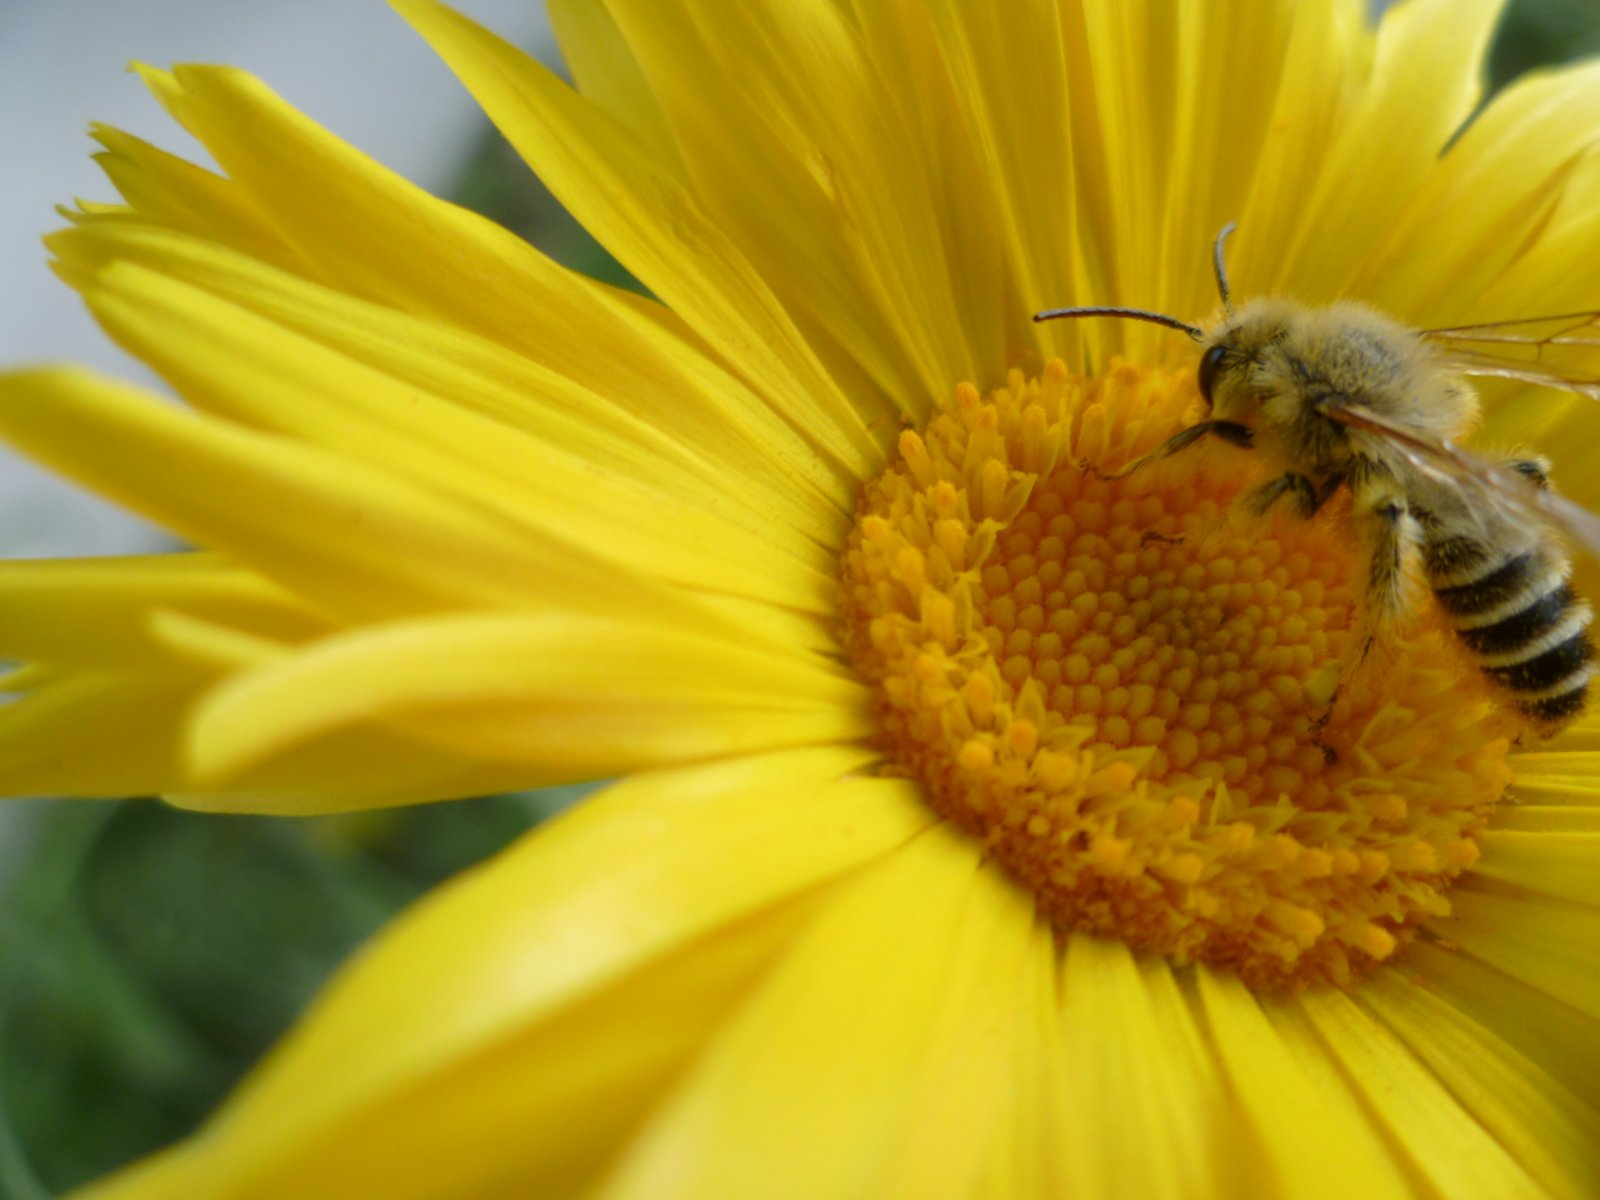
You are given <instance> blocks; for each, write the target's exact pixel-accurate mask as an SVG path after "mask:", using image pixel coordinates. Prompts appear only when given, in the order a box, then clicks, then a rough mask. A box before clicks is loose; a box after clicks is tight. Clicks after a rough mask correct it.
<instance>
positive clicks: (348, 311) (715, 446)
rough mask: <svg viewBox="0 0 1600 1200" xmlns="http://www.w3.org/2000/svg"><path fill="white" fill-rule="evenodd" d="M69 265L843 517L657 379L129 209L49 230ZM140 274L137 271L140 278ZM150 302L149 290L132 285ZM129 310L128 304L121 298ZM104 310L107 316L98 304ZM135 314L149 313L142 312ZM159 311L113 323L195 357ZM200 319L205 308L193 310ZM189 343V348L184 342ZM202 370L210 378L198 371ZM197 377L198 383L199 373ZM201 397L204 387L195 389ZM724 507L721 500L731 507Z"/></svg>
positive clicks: (641, 462) (523, 419) (709, 481)
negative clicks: (203, 302)
mask: <svg viewBox="0 0 1600 1200" xmlns="http://www.w3.org/2000/svg"><path fill="white" fill-rule="evenodd" d="M46 243H47V244H48V245H49V246H50V248H51V249H52V250H53V251H54V252H55V253H56V254H57V255H58V256H59V262H58V264H57V266H58V269H59V270H60V271H61V273H62V274H63V275H64V276H65V277H66V278H67V279H68V280H69V281H70V282H72V283H73V285H74V286H75V287H77V288H78V289H79V290H80V291H82V292H84V294H85V296H86V297H87V298H89V299H90V300H91V302H92V301H93V300H94V298H95V297H96V296H99V295H101V294H102V293H104V292H105V291H106V290H107V284H108V278H107V277H108V276H109V277H110V279H109V286H110V290H112V292H113V296H115V295H116V287H115V285H116V284H117V283H118V282H119V281H123V282H125V281H126V276H125V274H124V273H123V272H122V271H121V269H120V267H119V264H137V265H138V266H140V267H144V268H148V270H149V271H154V272H157V273H159V274H161V275H163V276H170V277H171V278H173V279H175V280H182V281H183V282H185V283H188V284H191V285H193V286H194V287H196V288H199V289H202V290H203V291H204V293H206V295H207V298H208V299H209V298H213V297H214V298H216V299H219V300H222V301H225V302H227V305H228V306H229V307H230V308H231V306H241V307H243V308H246V309H249V310H250V311H251V312H254V313H257V314H259V315H260V316H262V317H264V318H266V319H267V320H269V321H271V322H273V323H274V324H276V325H279V326H284V327H286V328H288V329H291V330H293V331H294V332H295V333H297V334H299V335H301V336H302V337H306V338H310V339H313V340H316V341H318V342H321V343H324V344H326V345H328V346H330V347H332V348H334V349H337V350H338V351H339V352H340V353H341V354H343V355H345V356H347V357H350V358H353V359H356V360H357V361H359V362H361V363H363V364H365V365H366V366H368V367H372V368H375V369H377V370H380V371H382V372H383V373H384V374H386V375H389V376H392V377H393V378H395V379H398V380H402V381H404V382H406V383H408V384H412V385H415V386H418V387H420V388H422V389H424V390H426V391H428V392H431V393H433V394H434V395H437V396H441V397H445V398H447V399H448V400H449V402H450V403H452V404H454V405H458V406H460V407H462V408H465V409H469V410H471V411H472V412H473V413H475V414H479V415H481V416H482V417H484V418H486V419H488V420H490V421H492V422H493V423H494V424H495V426H496V427H497V428H500V429H502V430H504V429H507V428H509V429H510V430H515V431H519V432H524V433H530V434H534V435H536V436H537V437H538V439H539V440H540V441H541V442H542V443H545V444H548V445H549V446H551V447H552V448H553V449H560V450H563V451H566V452H568V453H571V454H573V455H576V456H578V457H580V458H582V459H584V460H585V461H589V462H592V463H594V464H596V466H597V467H601V468H611V469H623V470H626V471H628V472H629V473H631V474H633V475H634V476H636V477H637V478H640V479H643V480H651V481H655V482H659V483H660V484H661V486H663V487H670V488H672V489H674V490H676V491H680V492H685V493H687V494H688V495H689V496H697V497H705V498H706V502H707V503H710V502H711V501H712V499H713V498H714V497H722V496H725V495H726V489H727V479H728V477H729V475H730V474H734V475H737V476H738V478H740V479H741V480H742V481H743V482H742V486H741V490H742V494H743V495H744V496H745V497H747V505H741V506H740V514H743V513H744V512H745V511H746V509H747V508H748V512H749V520H750V521H751V522H752V523H755V522H763V523H765V524H766V525H768V526H771V525H774V524H777V525H779V527H780V528H781V529H786V528H790V527H792V528H793V529H794V530H796V531H797V532H799V533H802V534H806V533H809V534H810V535H811V536H812V537H825V536H826V535H827V533H828V532H829V531H830V529H831V528H833V526H830V525H829V523H828V522H829V519H830V518H832V519H833V520H834V521H835V523H837V522H838V521H839V520H842V515H840V514H837V513H835V512H834V511H833V510H832V509H831V508H829V507H827V506H819V505H818V504H817V503H816V502H815V498H814V497H810V496H808V495H807V494H806V493H805V492H804V491H803V490H802V489H799V488H796V487H794V486H793V482H792V481H791V480H790V479H788V478H785V477H783V476H781V475H777V474H775V473H772V472H770V471H768V470H766V469H765V468H766V466H767V463H768V459H769V457H770V450H763V451H761V452H760V453H756V452H755V451H754V450H753V448H752V447H751V446H750V444H749V443H748V442H747V441H745V440H743V439H741V438H739V437H738V436H736V434H735V431H734V430H733V428H732V427H731V424H730V422H729V421H728V419H727V417H726V415H725V413H723V412H722V411H721V410H720V407H719V406H718V405H717V404H716V403H714V402H710V401H708V399H707V398H706V397H703V396H701V395H698V394H696V393H694V392H692V391H690V392H684V391H680V390H675V389H674V390H671V391H670V392H668V391H666V390H663V389H657V390H654V391H646V390H643V389H635V390H634V391H633V392H630V393H624V394H622V395H618V396H602V395H599V394H597V393H595V392H593V391H591V390H589V389H588V388H586V387H584V386H582V385H581V384H579V383H577V382H575V381H573V380H571V379H568V378H564V377H563V376H561V375H559V374H557V373H556V372H555V371H553V370H551V369H550V368H549V367H548V366H546V365H544V364H542V363H541V362H538V361H535V360H533V359H530V358H528V357H525V356H524V355H522V354H519V353H516V352H515V351H513V350H511V349H508V348H507V347H505V346H503V345H500V344H499V343H497V342H494V341H491V340H489V339H488V338H485V337H482V336H479V335H478V334H476V333H472V332H468V331H466V330H460V329H456V328H454V327H452V326H450V325H447V324H442V323H441V322H439V321H438V320H435V319H429V318H425V317H422V316H418V315H414V314H411V313H406V312H402V311H398V310H396V309H393V308H389V307H387V306H385V305H383V304H379V303H377V302H375V301H371V300H366V299H361V298H358V297H355V296H351V295H349V294H348V293H345V292H342V291H338V290H336V289H333V288H329V287H326V286H323V285H321V284H320V283H317V282H314V281H312V280H310V279H303V278H301V277H299V276H297V275H295V274H294V273H293V272H287V271H284V270H282V269H279V268H275V267H272V266H269V265H267V264H266V263H263V262H261V261H259V260H258V259H256V258H255V257H252V256H251V255H250V254H249V253H248V251H246V252H243V253H241V252H238V251H234V250H231V249H228V248H225V247H222V246H218V245H216V244H215V243H213V242H210V241H206V240H202V239H200V238H197V237H195V236H193V235H192V234H190V233H188V232H179V231H175V230H170V229H165V228H161V227H159V226H155V225H151V224H149V223H145V222H141V221H134V220H130V219H128V218H127V217H125V216H119V217H116V218H115V219H110V218H104V219H103V218H86V219H83V220H81V221H80V222H79V223H78V224H76V225H75V226H73V227H72V228H70V229H67V230H63V231H61V232H58V233H56V234H53V235H52V236H51V237H49V238H47V239H46ZM134 278H135V279H137V278H138V276H137V274H135V276H134ZM124 299H125V300H136V301H137V300H142V296H137V297H136V296H131V295H129V296H125V297H124ZM124 307H126V304H125V305H124ZM100 315H101V317H102V320H106V319H107V314H106V313H105V312H104V311H103V310H102V312H101V314H100ZM135 315H140V316H142V314H141V313H139V312H138V310H135ZM154 315H155V314H151V315H150V316H143V319H142V321H139V322H135V323H134V324H133V325H131V326H127V327H119V326H118V325H116V324H114V323H113V324H112V326H111V328H112V332H113V333H114V334H116V335H117V336H119V337H122V338H124V339H127V340H128V341H130V342H131V343H132V344H133V346H134V348H135V349H137V350H138V351H139V352H140V353H143V354H146V355H147V356H149V357H150V358H151V360H152V361H154V362H156V363H159V364H161V366H162V369H163V370H164V371H166V372H168V373H169V374H170V375H173V376H183V375H185V374H186V373H187V374H189V375H191V376H192V375H196V374H198V372H196V371H193V370H189V371H187V372H186V371H185V369H184V368H185V367H186V360H185V359H184V357H183V355H181V354H175V353H174V352H173V351H172V350H171V348H170V347H169V346H168V345H167V344H166V343H164V342H162V341H161V340H160V338H159V337H156V336H143V337H140V336H138V335H139V332H140V330H143V329H148V327H149V326H150V325H151V324H152V323H154V321H153V318H154ZM190 319H191V320H193V319H196V317H191V318H190ZM185 349H186V350H189V349H193V346H192V345H188V344H186V345H185ZM201 378H202V379H203V376H202V377H201ZM190 382H197V381H195V380H192V379H191V380H190ZM200 390H201V396H200V399H202V400H204V399H205V396H206V393H207V391H209V390H213V389H204V388H202V389H200ZM724 507H726V506H724Z"/></svg>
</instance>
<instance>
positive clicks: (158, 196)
mask: <svg viewBox="0 0 1600 1200" xmlns="http://www.w3.org/2000/svg"><path fill="white" fill-rule="evenodd" d="M90 128H91V130H92V132H93V134H94V139H95V141H97V142H99V143H100V144H101V145H102V146H104V147H105V150H104V152H103V153H100V154H97V155H95V161H96V162H97V163H99V164H100V169H101V170H103V171H104V172H105V173H106V176H107V178H109V179H110V180H111V182H112V183H113V184H114V185H115V186H116V189H117V191H118V192H119V193H120V194H121V195H122V197H123V199H124V200H126V201H127V202H128V205H129V207H130V208H132V209H133V210H134V211H135V212H137V213H139V214H140V215H141V216H142V217H144V218H145V219H146V220H149V221H153V222H157V223H159V224H161V225H165V226H168V227H170V228H173V229H183V230H187V231H189V232H190V233H201V234H203V235H204V236H205V237H206V238H207V239H208V240H210V241H213V242H217V243H219V244H221V245H224V246H230V247H232V248H234V249H237V250H239V251H241V252H243V253H245V254H249V255H251V256H252V257H254V258H257V259H260V260H261V261H263V262H270V263H274V264H277V265H279V266H281V267H284V268H285V269H290V270H293V269H297V268H299V269H302V270H303V269H304V265H303V264H302V263H301V262H300V261H299V259H298V258H297V256H296V255H295V253H294V251H293V250H292V249H290V248H289V247H288V246H287V245H285V244H284V242H283V239H282V238H280V237H279V236H278V232H277V230H275V229H274V228H273V227H272V226H271V224H269V223H268V222H267V221H266V220H264V219H263V218H262V215H261V213H260V212H259V211H257V210H256V209H255V208H253V207H252V206H251V205H250V203H249V201H248V200H246V199H245V197H244V196H243V195H242V194H241V193H240V190H239V188H238V187H237V186H236V185H234V184H233V183H232V182H231V181H230V180H227V179H224V178H222V177H221V176H219V175H214V174H212V173H211V172H210V171H207V170H206V169H205V168H203V167H198V166H196V165H195V164H193V163H191V162H186V161H184V160H183V159H181V158H179V157H177V155H174V154H168V153H167V152H166V151H165V150H161V149H159V148H158V147H155V146H152V145H151V144H150V143H149V142H146V141H144V140H143V139H141V138H136V137H134V136H133V135H132V134H130V133H124V132H123V131H122V130H120V129H113V128H112V127H111V126H109V125H100V124H94V125H92V126H91V127H90ZM68 216H69V218H71V219H72V220H74V221H83V220H95V219H96V218H94V217H86V216H84V215H79V214H73V213H69V214H68ZM127 216H128V214H127V213H126V212H125V211H120V210H118V211H113V212H111V213H109V214H107V215H105V216H104V217H101V218H98V219H100V220H105V221H112V222H121V221H125V220H126V219H127Z"/></svg>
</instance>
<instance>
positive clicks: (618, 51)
mask: <svg viewBox="0 0 1600 1200" xmlns="http://www.w3.org/2000/svg"><path fill="white" fill-rule="evenodd" d="M547 8H548V10H549V13H550V27H551V30H552V31H553V32H554V33H555V35H556V44H557V45H559V46H560V47H561V61H562V62H563V63H565V64H566V67H567V70H568V71H570V72H571V73H572V81H573V83H575V84H576V85H577V87H578V91H580V92H582V93H583V95H584V97H585V98H586V99H588V100H592V101H594V103H595V104H597V105H599V107H600V108H602V109H604V110H605V111H606V112H607V113H609V114H610V115H611V116H613V117H615V118H616V120H617V121H618V122H619V123H620V124H622V125H624V126H626V127H627V128H628V129H629V130H631V131H632V132H633V133H634V134H635V136H637V137H638V138H639V140H640V141H642V142H644V143H645V145H647V146H654V147H655V148H656V152H657V154H658V155H659V156H660V161H661V162H662V163H663V164H665V165H670V164H671V162H672V156H673V155H675V154H676V150H677V147H676V145H675V143H674V142H673V140H672V132H671V130H669V129H668V127H667V119H666V116H665V115H664V114H663V113H662V111H661V105H660V103H659V102H658V101H657V100H656V98H655V95H654V94H653V93H652V92H651V90H650V84H649V81H648V80H646V79H645V77H644V73H643V72H642V71H640V69H639V60H638V59H637V58H636V57H634V54H633V51H632V50H631V49H630V48H629V47H628V43H627V39H625V38H624V37H623V36H622V31H621V30H619V29H618V28H617V21H616V18H615V17H613V16H612V15H611V13H610V12H608V11H607V10H606V6H605V5H603V4H593V3H590V2H589V0H550V3H549V5H548V6H547ZM679 165H680V167H681V164H679ZM680 173H681V172H680Z"/></svg>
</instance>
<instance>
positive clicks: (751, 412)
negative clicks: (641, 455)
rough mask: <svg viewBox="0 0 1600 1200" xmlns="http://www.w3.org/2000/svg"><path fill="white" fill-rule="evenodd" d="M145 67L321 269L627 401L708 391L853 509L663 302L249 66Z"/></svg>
mask: <svg viewBox="0 0 1600 1200" xmlns="http://www.w3.org/2000/svg"><path fill="white" fill-rule="evenodd" d="M141 73H142V74H143V75H144V78H145V81H146V83H147V84H149V86H150V87H151V89H152V90H153V91H154V92H155V93H156V95H157V98H158V99H160V100H161V102H162V103H163V104H164V105H166V106H167V108H168V109H169V111H171V112H172V113H173V115H174V116H176V117H177V118H178V120H180V121H181V122H183V124H184V126H185V127H186V128H188V129H189V131H190V132H192V133H193V134H194V135H195V136H196V137H197V138H198V139H199V140H200V141H201V142H202V143H203V144H204V145H205V147H206V149H207V150H209V151H210V152H211V154H212V155H213V156H214V157H215V158H216V160H217V162H218V163H220V164H221V166H222V167H223V169H224V170H225V171H226V172H227V173H228V175H229V177H230V178H231V179H232V180H233V181H234V182H235V183H236V184H238V186H239V187H240V188H241V189H242V190H243V191H244V193H245V195H246V196H247V197H248V198H249V200H250V202H251V203H252V204H253V205H255V206H256V207H258V208H259V209H260V210H261V211H262V212H263V213H265V214H266V215H267V217H268V219H269V220H270V221H271V222H272V224H273V226H274V227H275V228H276V229H278V230H279V232H280V234H281V236H282V237H283V239H284V241H285V242H287V243H288V244H289V245H291V246H293V247H294V248H295V250H296V251H297V252H298V253H299V254H300V256H301V257H302V258H304V259H305V260H306V261H307V263H308V264H310V265H311V266H312V267H313V268H314V271H315V274H316V277H317V278H319V279H322V280H325V281H327V282H328V283H330V284H331V285H333V286H336V287H339V288H341V289H343V290H347V291H350V292H352V293H353V294H355V295H359V296H366V297H370V298H372V299H375V300H378V301H380V302H381V303H384V304H388V305H392V306H393V307H396V308H399V309H402V310H404V311H406V312H411V313H416V314H418V315H420V316H423V317H427V318H430V319H432V320H435V321H442V322H444V323H446V324H449V325H456V326H460V327H462V328H465V329H470V330H472V331H474V332H475V333H478V334H480V335H482V336H485V337H489V338H492V339H494V340H496V341H499V342H501V343H503V344H505V345H507V346H509V347H511V348H513V349H515V350H517V351H518V352H520V353H522V354H525V355H527V356H528V357H529V358H531V359H534V360H536V361H539V362H542V363H544V364H545V365H546V366H548V367H550V368H551V369H552V370H554V371H556V372H557V373H558V374H560V375H562V376H564V377H566V378H568V379H571V380H573V381H574V382H577V383H579V384H581V385H582V386H584V387H586V388H589V389H590V390H592V391H593V392H595V393H597V394H599V395H603V396H608V397H611V398H613V399H615V400H617V401H618V402H619V403H624V402H626V398H629V397H651V398H656V401H657V403H664V402H665V401H667V400H672V401H674V402H676V401H677V400H678V399H680V398H684V397H687V398H689V399H690V401H691V402H693V401H696V400H699V401H702V402H704V403H706V404H708V405H711V406H713V407H714V408H715V409H716V410H717V411H718V412H719V413H720V414H721V416H722V419H723V420H724V421H725V422H726V423H727V424H728V426H729V428H730V429H732V430H733V431H735V434H736V436H737V437H738V438H739V439H741V440H742V441H743V442H745V443H746V444H747V446H748V448H749V452H750V453H752V454H755V455H758V456H760V457H761V461H763V462H764V463H765V464H766V469H768V470H777V471H779V472H781V473H783V474H784V475H786V476H787V477H789V478H790V480H792V482H793V486H794V487H796V488H797V489H799V490H801V491H802V492H804V493H806V494H808V495H809V496H810V497H811V498H812V499H813V500H814V501H818V502H821V503H823V504H833V505H835V506H837V507H839V508H841V509H844V510H846V511H848V510H849V508H850V507H851V505H852V504H853V501H854V491H853V489H854V486H855V484H856V477H855V476H853V475H850V474H848V473H843V472H840V471H838V470H836V469H834V468H832V467H830V466H829V465H828V464H827V463H826V462H825V461H824V460H823V459H822V458H820V457H819V456H818V455H817V453H816V451H815V450H813V449H811V448H810V447H809V446H808V445H807V444H806V441H805V438H804V437H803V436H802V433H801V432H797V431H796V430H794V429H793V428H791V427H790V426H789V425H787V424H786V423H785V422H784V421H783V420H782V419H780V418H779V417H778V416H777V415H776V414H774V413H773V412H772V411H771V410H770V409H769V408H768V407H767V406H766V405H765V404H764V403H763V402H762V401H761V400H760V399H759V398H758V397H757V396H756V395H755V394H754V393H753V392H752V391H751V390H750V388H749V386H748V385H746V384H744V383H742V382H741V381H739V380H738V379H736V378H735V377H734V376H733V375H732V374H731V373H730V372H729V371H727V370H726V369H724V368H723V367H721V366H719V365H718V364H717V363H716V362H715V361H713V359H712V358H711V357H710V356H708V355H707V354H706V353H705V351H704V349H703V343H702V342H701V341H700V340H699V338H698V337H697V336H696V335H694V334H691V333H690V332H689V331H688V328H687V327H686V326H685V324H684V322H683V320H682V319H681V318H680V317H678V316H676V315H674V314H673V313H671V312H669V311H668V310H667V309H665V308H663V307H662V306H661V305H660V304H657V303H654V302H652V301H648V300H644V299H641V298H640V297H637V296H634V295H633V294H631V293H627V292H621V291H618V290H616V289H613V288H608V287H606V286H604V285H602V284H599V283H596V282H594V281H593V280H589V279H586V278H584V277H583V276H581V275H578V274H576V273H574V272H571V271H567V270H565V269H564V268H561V267H559V266H557V265H556V264H555V263H553V262H551V261H550V260H549V259H548V258H546V257H545V256H544V255H543V254H541V253H540V252H539V251H537V250H535V249H534V248H533V247H532V246H530V245H528V243H527V242H525V241H523V240H522V239H521V238H519V237H517V236H516V235H515V234H512V233H511V232H510V231H508V230H506V229H502V228H501V227H500V226H498V225H496V224H494V223H493V222H492V221H488V220H486V219H484V218H482V217H479V216H477V215H476V214H474V213H470V212H468V211H467V210H465V209H462V208H458V207H457V206H455V205H452V204H447V203H445V202H444V201H441V200H437V199H435V198H433V197H431V196H429V195H427V194H426V193H424V192H422V191H420V190H419V189H417V188H416V187H414V186H412V185H411V184H409V183H407V182H406V181H405V180H403V179H401V178H400V177H399V176H397V175H395V174H394V173H393V172H391V171H387V170H385V169H383V168H382V167H380V166H378V165H377V164H376V163H374V162H372V161H371V160H370V159H368V158H366V157H364V156H362V155H360V154H358V153H356V152H355V151H354V150H352V149H351V148H350V147H349V146H346V145H345V144H344V143H342V142H340V141H339V140H338V139H336V138H334V137H333V136H332V135H331V134H329V133H328V132H327V131H326V130H323V129H321V128H320V127H318V126H317V125H315V124H314V123H313V122H311V121H309V120H307V119H306V118H305V117H304V116H302V115H301V114H300V113H298V112H296V111H295V110H294V109H292V108H290V107H289V106H288V105H286V104H284V103H283V101H282V100H280V99H279V98H278V97H277V96H275V95H274V94H273V93H272V92H271V91H269V90H268V89H267V88H266V87H264V86H263V85H262V84H261V83H260V82H259V81H258V80H256V79H254V78H252V77H251V76H249V75H247V74H245V73H244V72H241V71H235V70H231V69H228V68H222V67H198V66H188V67H180V68H178V69H177V70H176V71H174V72H173V73H172V74H166V73H162V72H157V71H152V70H149V69H146V68H141ZM416 246H427V247H429V252H428V253H426V254H418V253H415V252H414V250H413V247H416ZM761 377H763V371H762V370H758V371H757V373H756V375H755V376H754V378H758V379H759V378H761Z"/></svg>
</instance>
